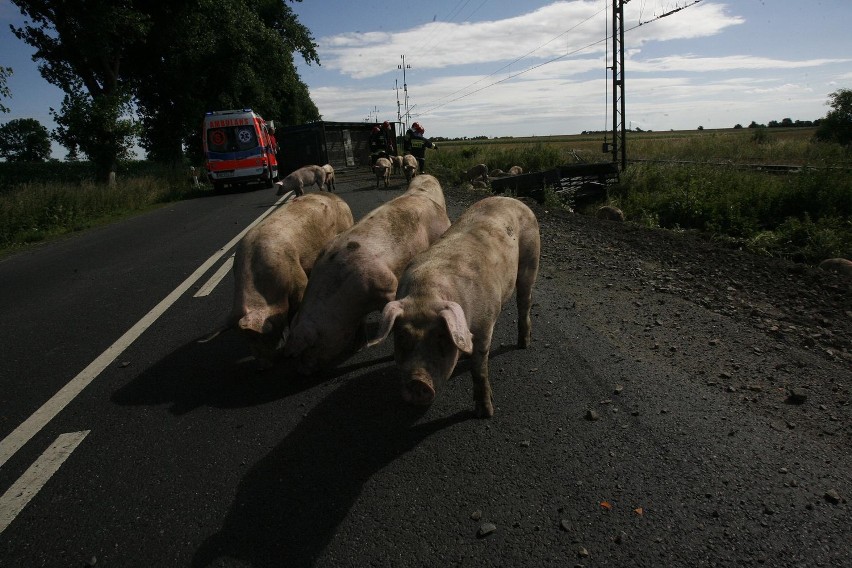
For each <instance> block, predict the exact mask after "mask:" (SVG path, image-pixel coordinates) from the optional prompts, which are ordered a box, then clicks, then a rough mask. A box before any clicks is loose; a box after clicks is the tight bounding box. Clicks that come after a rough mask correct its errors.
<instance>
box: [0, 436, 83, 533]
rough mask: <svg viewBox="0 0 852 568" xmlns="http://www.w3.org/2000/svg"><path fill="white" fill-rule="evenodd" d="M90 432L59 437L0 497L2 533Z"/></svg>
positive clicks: (0, 525)
mask: <svg viewBox="0 0 852 568" xmlns="http://www.w3.org/2000/svg"><path fill="white" fill-rule="evenodd" d="M89 432H91V430H83V431H82V432H71V433H70V434H60V435H59V437H58V438H56V441H55V442H53V445H51V446H50V447H49V448H48V449H47V450H45V452H44V453H43V454H41V456H40V457H39V458H38V459H37V460H36V461H35V463H33V465H31V466H30V467H29V469H27V471H25V472H24V474H23V475H22V476H21V477H19V478H18V480H17V481H16V482H15V483H13V484H12V487H10V488H9V490H8V491H6V493H4V494H3V496H2V497H0V533H2V532H3V531H4V530H6V527H8V526H9V524H10V523H11V522H12V521H14V520H15V517H17V516H18V513H20V512H21V511H22V510H23V509H24V507H26V506H27V503H29V502H30V500H31V499H32V498H33V497H35V496H36V493H38V492H39V490H40V489H41V488H42V487H44V485H45V484H46V483H47V481H48V480H49V479H50V478H51V477H52V476H53V474H54V473H56V472H57V471H58V470H59V467H60V466H61V465H62V464H63V463H64V462H65V460H66V459H68V456H70V455H71V452H73V451H74V450H75V449H76V448H77V446H79V445H80V442H82V441H83V438H85V437H86V436H87V435H88V434H89Z"/></svg>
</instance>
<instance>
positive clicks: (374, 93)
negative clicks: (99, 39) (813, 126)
mask: <svg viewBox="0 0 852 568" xmlns="http://www.w3.org/2000/svg"><path fill="white" fill-rule="evenodd" d="M605 4H606V3H605V2H603V1H601V0H596V1H579V0H577V1H570V2H569V1H563V2H554V3H551V4H549V5H547V6H545V7H542V8H540V9H538V10H535V11H531V12H529V13H527V14H523V15H521V16H517V17H512V18H506V19H500V20H491V21H486V22H478V23H460V24H455V23H446V22H432V23H429V24H425V25H421V26H416V27H412V28H410V29H407V30H402V31H395V32H368V33H347V34H342V35H337V36H331V37H326V38H322V39H321V40H320V41H319V44H320V54H321V58H322V60H323V70H324V71H325V72H328V71H329V70H331V71H334V72H335V73H334V75H335V77H336V82H337V83H338V84H337V85H335V86H329V85H326V86H324V87H321V88H316V87H314V88H311V96H312V98H313V99H314V101H315V102H316V104H317V106H318V107H319V109H320V111H321V112H322V113H323V115H324V116H325V117H327V118H329V119H331V120H356V121H357V120H362V119H363V117H364V115H365V114H366V112H367V109H373V108H376V107H377V108H378V109H379V114H380V115H382V116H383V117H389V116H396V109H397V102H396V95H395V93H394V91H393V89H392V88H386V87H384V86H381V84H384V83H386V82H390V81H388V79H387V78H386V77H381V76H382V75H385V74H388V75H391V76H392V77H394V78H398V79H399V85H400V87H402V80H401V79H402V76H401V73H400V72H399V71H398V70H397V65H398V63H400V61H399V54H400V53H405V54H406V62H407V63H410V64H411V65H412V70H411V71H409V74H408V84H409V85H408V86H409V94H410V95H411V104H413V105H414V106H413V108H412V117H413V119H416V120H418V121H420V122H422V123H424V124H425V125H426V126H427V129H428V132H429V135H432V136H450V137H453V136H476V135H487V136H500V135H514V136H523V135H531V134H538V135H546V134H565V133H571V132H579V131H581V130H602V129H606V128H609V126H610V125H611V105H612V102H611V96H612V85H611V71H610V70H608V69H607V65H611V57H612V54H611V48H610V47H609V46H608V45H607V42H606V41H604V40H603V39H602V38H605V37H607V35H608V34H609V31H610V30H611V21H607V20H608V17H609V14H608V11H609V8H604V6H605ZM652 4H653V3H650V2H649V3H646V2H640V1H636V2H630V3H629V4H626V5H625V7H626V12H627V13H626V15H625V21H626V27H627V29H628V30H630V31H629V36H627V37H628V38H629V41H628V45H629V50H628V54H627V55H628V57H627V61H626V64H625V65H626V70H627V75H628V83H627V89H626V91H627V96H626V101H627V116H628V119H629V120H633V121H635V123H636V124H642V125H643V128H648V129H654V130H668V129H670V128H675V129H676V128H695V127H696V126H697V125H698V124H702V125H704V126H705V127H708V128H716V127H730V126H733V125H734V124H736V123H745V122H749V121H751V120H757V121H759V122H765V121H767V120H772V119H778V118H780V117H783V116H792V117H794V118H797V119H798V118H801V119H813V118H818V117H819V116H821V114H820V113H821V108H822V106H823V103H824V100H825V96H826V95H825V94H824V93H822V92H821V91H822V89H824V88H826V85H832V83H831V81H836V82H844V81H845V82H847V83H848V81H849V79H850V78H852V72H848V71H847V70H848V69H849V63H850V62H852V59H848V58H814V57H813V56H811V57H810V58H808V59H801V60H795V59H792V58H789V57H786V58H785V57H773V56H772V54H773V53H774V52H773V50H772V49H771V46H770V47H768V48H767V49H765V50H764V52H763V53H761V52H760V51H759V50H756V49H752V48H750V47H749V46H748V43H747V42H744V43H743V44H742V45H743V47H740V48H737V47H733V46H729V45H727V44H726V45H721V44H719V45H717V46H715V47H714V48H713V49H712V50H707V48H706V46H707V44H708V42H706V41H705V42H701V41H700V40H701V39H702V38H709V37H713V36H715V35H718V34H721V33H723V32H726V31H728V29H729V28H732V27H735V26H739V25H741V24H744V23H745V20H744V19H743V18H742V17H738V16H731V15H729V14H728V11H729V8H728V6H727V5H726V4H722V3H714V2H709V3H708V2H704V3H701V4H696V5H694V6H691V7H690V8H689V10H688V11H684V12H683V13H682V14H681V13H679V14H675V15H672V16H671V17H666V18H662V19H655V18H657V17H658V16H659V14H655V13H653V12H651V13H647V12H645V11H644V8H645V6H647V5H652ZM657 4H658V5H659V3H657ZM681 4H683V3H681ZM683 14H688V15H686V16H684V15H683ZM651 20H654V21H651ZM640 22H642V23H643V25H638V24H639V23H640ZM607 26H609V29H608V28H607ZM631 28H632V29H631ZM725 37H728V38H730V37H731V36H730V35H728V36H725ZM690 39H697V40H699V41H698V42H691V41H687V42H684V41H680V40H690ZM726 41H727V40H726ZM685 47H688V49H689V51H686V50H685ZM721 47H724V49H721ZM695 52H697V53H695ZM646 53H648V54H653V55H652V56H648V55H646ZM766 53H768V54H769V55H766ZM817 57H819V56H817ZM391 81H392V79H391ZM834 88H835V87H828V88H826V89H827V90H825V93H828V92H829V91H830V90H833V89H834ZM399 96H400V98H402V97H403V93H402V91H401V90H400V94H399ZM814 109H816V111H815V110H814Z"/></svg>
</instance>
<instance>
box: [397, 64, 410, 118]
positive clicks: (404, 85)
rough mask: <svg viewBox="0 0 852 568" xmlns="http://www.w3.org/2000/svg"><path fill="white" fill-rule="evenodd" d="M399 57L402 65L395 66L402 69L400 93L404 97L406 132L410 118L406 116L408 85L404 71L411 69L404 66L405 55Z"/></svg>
mask: <svg viewBox="0 0 852 568" xmlns="http://www.w3.org/2000/svg"><path fill="white" fill-rule="evenodd" d="M399 57H400V58H401V59H402V64H400V65H397V66H396V68H397V69H402V91H403V93H404V97H405V128H406V130H408V120H409V118H410V116H409V114H408V113H409V109H408V83H407V82H406V80H405V70H406V69H411V65H406V64H405V55H400V56H399Z"/></svg>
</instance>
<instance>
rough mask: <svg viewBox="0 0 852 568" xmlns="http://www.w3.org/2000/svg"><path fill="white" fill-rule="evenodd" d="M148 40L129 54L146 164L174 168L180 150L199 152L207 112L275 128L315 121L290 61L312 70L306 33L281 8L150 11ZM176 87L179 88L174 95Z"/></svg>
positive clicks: (163, 6)
mask: <svg viewBox="0 0 852 568" xmlns="http://www.w3.org/2000/svg"><path fill="white" fill-rule="evenodd" d="M149 14H150V17H151V21H152V22H153V27H152V33H151V34H149V36H148V41H147V42H146V44H145V45H144V46H141V47H142V48H143V51H142V52H140V53H138V54H134V58H133V59H134V61H135V63H134V65H136V66H138V72H137V74H138V75H140V76H153V77H156V80H154V81H143V82H140V84H139V86H138V89H137V90H136V97H137V101H138V106H139V113H140V115H141V117H142V122H143V125H144V134H143V138H142V146H143V147H144V148H145V149H146V150H147V151H148V156H149V157H150V158H152V159H155V160H158V161H161V162H167V163H175V162H178V161H179V160H181V159H182V158H183V147H184V146H185V145H186V146H188V147H189V148H191V149H192V151H193V153H194V154H195V155H196V156H200V152H201V133H200V127H201V121H202V118H203V116H204V113H205V112H207V111H211V110H222V109H230V108H245V107H251V108H253V109H254V110H256V111H257V112H259V113H260V114H261V115H263V116H264V118H266V119H274V120H275V121H276V122H277V123H278V124H279V125H282V124H285V125H286V124H300V123H303V122H307V121H310V120H317V119H318V118H319V111H318V110H317V108H316V105H314V103H313V101H312V100H311V98H310V95H309V93H308V89H307V86H306V85H305V84H304V83H303V82H302V81H301V79H300V78H299V76H298V73H297V71H296V68H295V64H294V60H293V54H294V53H295V52H298V53H299V54H300V55H301V56H302V57H303V58H304V59H305V61H306V62H308V63H312V62H317V63H318V62H319V58H318V56H317V53H316V45H315V44H314V41H313V38H312V37H311V35H310V32H309V31H308V30H307V28H305V27H304V26H302V25H301V24H300V23H299V22H298V19H297V17H296V15H295V14H294V13H293V11H292V9H291V8H290V7H289V6H288V5H287V4H286V3H285V2H283V1H281V0H256V1H254V2H242V1H225V2H222V1H213V0H201V1H193V2H190V1H188V0H177V1H174V2H163V3H152V7H151V8H150V12H149ZM175 85H179V86H180V88H175Z"/></svg>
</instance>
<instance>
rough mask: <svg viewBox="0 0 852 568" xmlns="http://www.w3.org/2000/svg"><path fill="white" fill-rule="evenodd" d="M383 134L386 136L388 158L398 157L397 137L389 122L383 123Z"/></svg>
mask: <svg viewBox="0 0 852 568" xmlns="http://www.w3.org/2000/svg"><path fill="white" fill-rule="evenodd" d="M382 134H384V135H385V151H386V152H387V154H388V156H396V155H397V151H396V136H394V131H393V129H392V128H391V125H390V122H388V121H387V120H386V121H384V122H383V123H382Z"/></svg>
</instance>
